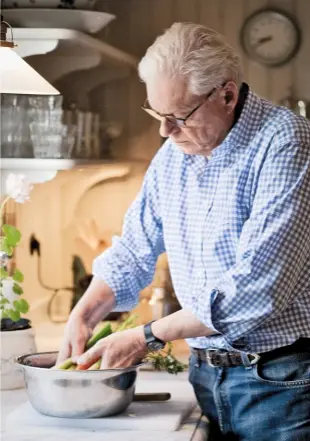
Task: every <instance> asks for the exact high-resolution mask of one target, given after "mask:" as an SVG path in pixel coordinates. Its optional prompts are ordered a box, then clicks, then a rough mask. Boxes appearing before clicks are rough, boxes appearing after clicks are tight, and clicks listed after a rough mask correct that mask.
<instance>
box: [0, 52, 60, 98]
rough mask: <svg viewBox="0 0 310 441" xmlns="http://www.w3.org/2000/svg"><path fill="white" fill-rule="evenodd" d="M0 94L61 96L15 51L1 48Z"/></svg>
mask: <svg viewBox="0 0 310 441" xmlns="http://www.w3.org/2000/svg"><path fill="white" fill-rule="evenodd" d="M0 92H1V93H13V94H26V95H59V92H58V90H57V89H55V87H53V86H52V85H51V84H50V83H48V82H47V81H46V80H45V79H44V78H43V77H41V75H40V74H38V72H36V71H35V70H34V69H33V68H32V67H31V66H29V64H28V63H26V62H25V61H24V60H23V59H22V58H21V57H20V56H19V55H17V53H16V52H14V50H13V49H11V48H9V47H0Z"/></svg>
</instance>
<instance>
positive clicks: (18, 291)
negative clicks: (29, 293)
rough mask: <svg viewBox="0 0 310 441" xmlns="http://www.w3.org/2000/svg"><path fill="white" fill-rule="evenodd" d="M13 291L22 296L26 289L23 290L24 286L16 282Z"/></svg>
mask: <svg viewBox="0 0 310 441" xmlns="http://www.w3.org/2000/svg"><path fill="white" fill-rule="evenodd" d="M13 292H14V293H15V294H17V295H18V296H20V295H21V294H22V293H23V292H24V291H23V288H22V287H21V286H19V285H18V283H14V285H13Z"/></svg>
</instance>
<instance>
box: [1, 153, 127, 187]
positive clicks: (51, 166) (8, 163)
mask: <svg viewBox="0 0 310 441" xmlns="http://www.w3.org/2000/svg"><path fill="white" fill-rule="evenodd" d="M131 165H132V164H131V163H130V162H125V161H124V162H120V161H112V160H111V161H107V160H87V159H85V160H84V159H38V158H1V161H0V169H1V180H2V184H3V183H4V181H5V179H6V177H7V175H8V174H9V173H17V174H24V175H25V176H26V177H27V178H28V179H29V180H30V181H31V182H33V183H40V182H46V181H50V180H52V179H53V178H54V177H55V176H56V174H57V173H58V171H63V170H76V171H81V170H86V171H88V172H89V173H91V174H94V175H95V174H96V173H103V174H105V175H106V176H107V177H108V178H113V177H122V176H125V175H126V174H128V173H129V172H130V170H131Z"/></svg>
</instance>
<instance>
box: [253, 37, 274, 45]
mask: <svg viewBox="0 0 310 441" xmlns="http://www.w3.org/2000/svg"><path fill="white" fill-rule="evenodd" d="M272 39H273V37H272V36H271V35H268V36H267V37H262V38H260V39H259V40H258V41H257V42H256V43H255V45H254V47H258V46H261V45H262V44H264V43H268V42H269V41H271V40H272Z"/></svg>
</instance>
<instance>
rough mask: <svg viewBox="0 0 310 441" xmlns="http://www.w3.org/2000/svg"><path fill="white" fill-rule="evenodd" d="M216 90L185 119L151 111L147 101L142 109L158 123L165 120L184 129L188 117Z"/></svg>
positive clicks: (206, 98)
mask: <svg viewBox="0 0 310 441" xmlns="http://www.w3.org/2000/svg"><path fill="white" fill-rule="evenodd" d="M225 85H226V83H224V84H223V85H222V86H221V88H222V87H224V86H225ZM217 89H218V87H214V88H213V89H212V90H211V91H210V92H209V93H208V94H207V95H206V96H205V97H204V100H203V101H202V103H200V104H198V106H196V107H195V108H194V109H193V110H191V111H190V112H189V114H188V115H187V116H186V117H185V118H176V117H175V116H174V115H163V114H161V113H159V112H156V110H154V109H152V108H151V107H150V105H149V102H148V100H147V99H146V100H145V103H144V105H143V106H142V109H143V110H145V111H146V112H147V113H148V114H149V115H151V116H152V117H153V118H156V119H157V120H158V121H161V122H163V121H164V120H167V121H168V122H169V123H170V124H173V125H175V126H177V127H186V121H187V120H188V118H189V117H190V116H192V115H193V114H194V113H195V112H196V110H198V109H199V108H200V107H201V106H202V105H203V104H204V103H205V102H206V101H207V100H208V99H209V98H210V97H211V96H212V95H213V93H214V92H215V91H216V90H217Z"/></svg>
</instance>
